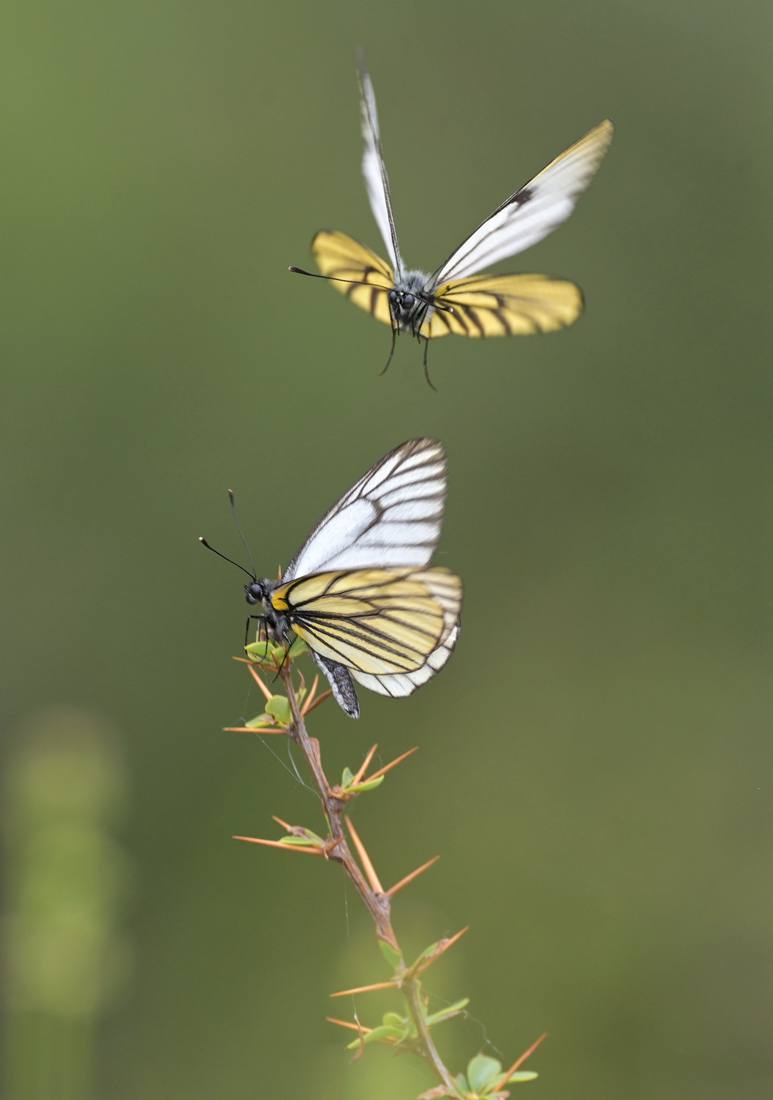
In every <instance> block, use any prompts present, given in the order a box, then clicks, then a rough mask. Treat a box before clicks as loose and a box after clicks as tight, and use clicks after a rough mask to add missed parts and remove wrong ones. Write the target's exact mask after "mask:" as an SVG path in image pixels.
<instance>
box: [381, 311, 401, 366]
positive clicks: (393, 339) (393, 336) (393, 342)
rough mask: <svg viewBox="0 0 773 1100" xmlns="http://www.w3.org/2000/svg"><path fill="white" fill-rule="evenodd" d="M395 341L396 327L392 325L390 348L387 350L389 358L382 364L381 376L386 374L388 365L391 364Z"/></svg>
mask: <svg viewBox="0 0 773 1100" xmlns="http://www.w3.org/2000/svg"><path fill="white" fill-rule="evenodd" d="M396 340H397V327H396V326H395V324H394V323H393V324H392V346H391V347H390V349H389V358H388V359H387V361H386V363H385V364H384V369H383V370H382V371H381V373H382V374H386V372H387V371H388V370H389V364H390V363H391V362H392V356H393V355H394V353H395V341H396Z"/></svg>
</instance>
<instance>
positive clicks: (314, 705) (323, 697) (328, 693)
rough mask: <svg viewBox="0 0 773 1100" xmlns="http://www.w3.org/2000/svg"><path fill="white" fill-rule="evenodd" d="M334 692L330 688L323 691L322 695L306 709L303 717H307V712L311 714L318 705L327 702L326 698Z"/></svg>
mask: <svg viewBox="0 0 773 1100" xmlns="http://www.w3.org/2000/svg"><path fill="white" fill-rule="evenodd" d="M332 694H333V692H332V691H330V689H328V690H327V691H323V692H322V694H321V695H318V696H317V698H316V699H315V700H314V702H313V703H312V704H311V705H310V706H307V707H306V709H305V710H304V712H303V717H304V718H305V717H306V715H307V714H311V712H312V711H313V710H316V709H317V707H319V706H322V704H323V703H324V702H325V700H326V699H329V698H330V696H331V695H332Z"/></svg>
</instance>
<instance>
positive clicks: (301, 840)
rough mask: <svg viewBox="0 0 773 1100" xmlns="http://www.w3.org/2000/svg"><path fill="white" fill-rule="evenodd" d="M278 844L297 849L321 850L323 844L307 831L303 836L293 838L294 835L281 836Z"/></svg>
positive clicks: (320, 839)
mask: <svg viewBox="0 0 773 1100" xmlns="http://www.w3.org/2000/svg"><path fill="white" fill-rule="evenodd" d="M279 843H280V844H288V845H290V846H291V847H293V846H295V847H299V848H322V847H323V845H324V843H325V842H324V840H322V838H321V837H318V836H317V834H316V833H312V832H311V831H310V830H307V831H306V832H305V834H304V835H303V836H295V835H294V834H292V835H290V836H283V837H282V839H281V840H280V841H279Z"/></svg>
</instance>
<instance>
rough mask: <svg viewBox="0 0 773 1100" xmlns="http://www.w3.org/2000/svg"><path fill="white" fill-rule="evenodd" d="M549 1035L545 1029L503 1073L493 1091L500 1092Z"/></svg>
mask: <svg viewBox="0 0 773 1100" xmlns="http://www.w3.org/2000/svg"><path fill="white" fill-rule="evenodd" d="M547 1037H548V1033H547V1031H543V1032H542V1034H541V1035H540V1037H539V1039H535V1040H534V1042H533V1043H532V1044H531V1046H530V1047H529V1048H528V1049H527V1050H525V1051H524V1052H523V1054H519V1055H518V1057H517V1058H516V1059H515V1061H514V1062H513V1064H512V1065H511V1066H510V1069H508V1070H506V1071H505V1072H504V1073H503V1074H502V1076H501V1077H500V1078H499V1080H498V1081H497V1083H496V1085H495V1086H494V1088H493V1090H492V1091H493V1092H498V1091H499V1089H501V1088H504V1086H505V1085H506V1084H507V1082H508V1081H509V1080H510V1078H511V1077H512V1076H513V1074H514V1073H517V1072H518V1070H519V1069H520V1068H521V1066H522V1065H523V1063H524V1062H525V1061H526V1059H527V1058H531V1056H532V1054H533V1053H534V1051H535V1050H536V1049H537V1047H538V1046H541V1045H542V1044H543V1043H544V1042H545V1040H546V1039H547Z"/></svg>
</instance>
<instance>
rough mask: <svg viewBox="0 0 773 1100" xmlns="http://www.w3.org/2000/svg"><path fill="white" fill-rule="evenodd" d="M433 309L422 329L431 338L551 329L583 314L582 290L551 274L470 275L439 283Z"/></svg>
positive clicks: (497, 334)
mask: <svg viewBox="0 0 773 1100" xmlns="http://www.w3.org/2000/svg"><path fill="white" fill-rule="evenodd" d="M434 298H435V299H436V300H437V303H438V305H437V308H436V309H434V310H433V311H432V313H431V315H430V317H429V320H428V321H425V323H424V325H423V326H422V329H421V335H422V336H426V337H431V338H433V339H434V338H437V337H438V336H447V335H448V334H449V333H455V334H456V335H458V336H472V337H477V338H480V337H483V336H514V335H515V336H523V335H528V334H530V333H533V332H555V331H556V329H560V328H565V327H566V325H571V324H572V322H574V321H576V320H577V318H578V317H579V315H580V314H581V313H582V308H583V297H582V291H581V290H580V288H579V287H578V286H576V285H575V284H574V283H571V282H567V281H566V280H564V279H552V278H551V277H550V276H549V275H472V276H470V277H469V278H467V279H459V280H457V281H454V282H450V283H445V284H444V285H443V286H439V287H438V288H437V290H436V291H435V292H434Z"/></svg>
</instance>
